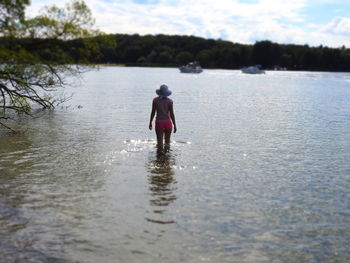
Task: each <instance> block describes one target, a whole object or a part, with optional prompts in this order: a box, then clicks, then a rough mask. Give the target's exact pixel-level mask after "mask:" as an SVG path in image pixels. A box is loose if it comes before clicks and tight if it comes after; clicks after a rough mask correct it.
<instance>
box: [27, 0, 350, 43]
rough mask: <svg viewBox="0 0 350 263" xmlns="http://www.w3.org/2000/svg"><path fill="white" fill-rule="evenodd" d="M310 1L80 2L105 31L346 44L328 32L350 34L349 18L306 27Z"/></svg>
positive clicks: (43, 0)
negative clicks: (322, 27)
mask: <svg viewBox="0 0 350 263" xmlns="http://www.w3.org/2000/svg"><path fill="white" fill-rule="evenodd" d="M310 1H314V0H293V1H285V0H257V1H255V2H252V3H243V2H241V1H240V0H215V1H213V0H197V1H189V0H177V1H169V0H159V1H157V3H156V2H155V1H153V2H150V3H149V4H147V5H142V4H137V3H134V2H133V1H132V0H125V1H120V0H108V2H107V1H106V0H85V2H86V3H87V5H88V6H89V7H90V8H91V9H92V11H93V15H94V17H95V18H96V25H97V27H99V28H100V29H101V30H103V31H105V32H107V33H131V34H132V33H138V34H141V35H144V34H159V33H163V34H179V35H196V36H201V37H205V38H222V39H226V40H230V41H233V42H239V43H254V42H255V41H256V40H262V39H269V40H271V41H275V42H279V43H295V44H309V45H319V44H323V45H326V44H330V43H332V45H333V46H334V45H335V46H340V45H342V44H345V45H350V38H349V37H345V36H338V37H336V38H330V37H329V34H330V33H332V34H334V33H337V34H341V33H345V32H350V30H349V25H350V21H349V20H350V19H349V18H337V19H335V20H333V21H332V22H331V23H329V24H328V25H327V26H325V27H324V29H323V30H318V31H317V27H316V26H315V27H314V28H312V27H307V26H308V24H306V22H305V16H306V14H305V13H303V12H304V11H305V7H306V6H307V5H308V4H310ZM323 1H329V0H323ZM42 3H46V4H49V3H54V1H52V0H51V1H50V0H37V1H33V2H32V6H33V7H31V9H30V10H31V13H32V14H34V13H35V12H37V10H38V8H39V6H42ZM318 28H320V27H318ZM346 30H347V31H346ZM320 41H325V42H324V43H319V42H320ZM336 41H341V42H336ZM340 43H342V44H340Z"/></svg>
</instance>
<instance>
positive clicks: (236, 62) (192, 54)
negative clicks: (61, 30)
mask: <svg viewBox="0 0 350 263" xmlns="http://www.w3.org/2000/svg"><path fill="white" fill-rule="evenodd" d="M114 37H115V40H116V42H117V46H116V48H115V49H113V50H111V49H106V50H104V51H103V56H102V57H101V58H100V59H99V60H97V61H93V62H95V63H116V64H118V63H119V64H126V65H137V66H142V65H143V66H178V65H183V64H186V63H188V62H190V61H198V62H199V63H200V64H201V65H202V67H204V68H223V69H239V68H242V67H244V66H249V65H255V64H260V65H262V67H263V68H265V69H269V68H274V67H282V68H287V69H289V70H319V71H350V49H347V48H345V47H344V46H343V47H340V48H328V47H324V46H319V47H310V46H308V45H294V44H288V45H286V44H283V45H282V44H277V43H273V42H271V41H259V42H256V43H255V44H254V45H245V44H239V43H233V42H230V41H223V40H213V39H204V38H200V37H194V36H179V35H145V36H140V35H137V34H135V35H127V34H116V35H114Z"/></svg>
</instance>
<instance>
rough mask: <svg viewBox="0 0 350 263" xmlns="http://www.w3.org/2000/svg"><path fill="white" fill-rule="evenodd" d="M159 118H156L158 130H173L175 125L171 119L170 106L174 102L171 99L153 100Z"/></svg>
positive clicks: (157, 98)
mask: <svg viewBox="0 0 350 263" xmlns="http://www.w3.org/2000/svg"><path fill="white" fill-rule="evenodd" d="M153 104H154V105H155V108H156V112H157V116H156V129H161V130H166V129H170V130H171V129H172V128H173V125H172V122H171V119H170V111H169V110H170V106H171V105H172V104H173V101H172V100H171V99H169V98H160V97H156V98H154V99H153Z"/></svg>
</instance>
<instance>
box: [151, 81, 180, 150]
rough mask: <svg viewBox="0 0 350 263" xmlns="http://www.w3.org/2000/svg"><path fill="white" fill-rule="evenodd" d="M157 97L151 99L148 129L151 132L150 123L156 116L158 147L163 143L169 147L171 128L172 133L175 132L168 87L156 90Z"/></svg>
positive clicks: (162, 86)
mask: <svg viewBox="0 0 350 263" xmlns="http://www.w3.org/2000/svg"><path fill="white" fill-rule="evenodd" d="M156 93H157V95H158V97H155V98H154V99H153V103H152V112H151V117H150V120H149V129H150V130H152V121H153V118H154V115H155V114H156V113H157V116H156V127H155V130H156V134H157V142H158V147H163V141H165V144H166V145H170V136H171V132H172V128H173V127H172V126H173V125H174V133H175V132H176V130H177V129H176V122H175V115H174V108H173V101H172V100H171V99H169V98H168V96H170V95H171V91H170V90H169V88H168V86H167V85H165V84H163V85H161V86H160V88H159V89H157V90H156Z"/></svg>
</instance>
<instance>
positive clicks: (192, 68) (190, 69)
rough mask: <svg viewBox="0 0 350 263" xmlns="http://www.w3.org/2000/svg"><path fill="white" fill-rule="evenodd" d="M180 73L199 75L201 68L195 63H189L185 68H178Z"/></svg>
mask: <svg viewBox="0 0 350 263" xmlns="http://www.w3.org/2000/svg"><path fill="white" fill-rule="evenodd" d="M179 69H180V72H181V73H201V72H203V69H202V67H201V66H200V65H199V64H198V63H197V62H190V63H188V64H187V65H185V66H180V67H179Z"/></svg>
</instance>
